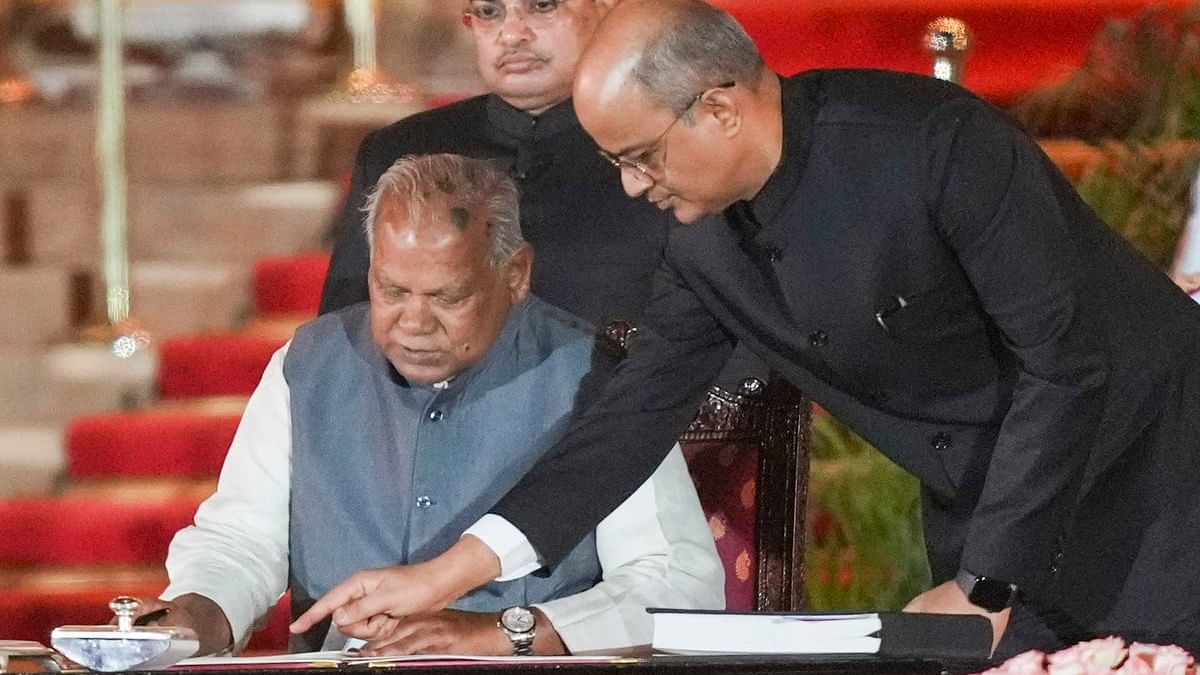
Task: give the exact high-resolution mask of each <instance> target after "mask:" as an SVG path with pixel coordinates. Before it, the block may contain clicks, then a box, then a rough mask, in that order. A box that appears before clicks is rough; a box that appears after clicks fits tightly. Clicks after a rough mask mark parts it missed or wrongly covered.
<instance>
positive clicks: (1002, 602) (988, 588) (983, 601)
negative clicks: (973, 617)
mask: <svg viewBox="0 0 1200 675" xmlns="http://www.w3.org/2000/svg"><path fill="white" fill-rule="evenodd" d="M954 582H955V583H957V584H958V587H959V588H961V589H962V591H963V593H966V594H967V600H969V601H970V602H971V604H972V605H975V606H976V607H980V608H982V609H985V610H987V611H989V612H999V611H1000V610H1002V609H1004V608H1006V607H1011V606H1012V604H1013V602H1014V601H1015V600H1016V599H1017V585H1016V584H1013V583H1010V582H1007V581H1002V580H1000V579H995V578H993V577H989V576H984V575H979V574H975V573H973V572H969V571H967V570H959V571H958V575H957V576H955V577H954Z"/></svg>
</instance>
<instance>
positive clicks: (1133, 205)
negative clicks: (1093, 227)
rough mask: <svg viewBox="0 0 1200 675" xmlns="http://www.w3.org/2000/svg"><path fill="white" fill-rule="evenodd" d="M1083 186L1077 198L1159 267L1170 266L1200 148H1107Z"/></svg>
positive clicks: (1195, 145) (1183, 145)
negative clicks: (1080, 197) (1080, 198)
mask: <svg viewBox="0 0 1200 675" xmlns="http://www.w3.org/2000/svg"><path fill="white" fill-rule="evenodd" d="M1101 150H1102V159H1101V160H1100V161H1098V162H1096V163H1095V164H1094V165H1093V166H1092V167H1091V168H1090V169H1089V170H1088V171H1087V172H1086V173H1085V174H1084V176H1083V178H1082V179H1081V180H1080V182H1079V185H1078V186H1077V187H1078V188H1079V194H1080V195H1081V196H1082V197H1083V199H1084V201H1086V202H1087V203H1088V204H1089V205H1090V206H1091V207H1092V208H1093V209H1095V210H1096V212H1097V213H1099V214H1100V217H1101V218H1103V219H1104V221H1105V222H1106V223H1108V224H1109V225H1110V226H1112V227H1113V228H1114V229H1116V230H1117V231H1118V232H1120V233H1121V234H1123V235H1124V236H1125V238H1126V239H1128V240H1129V241H1130V242H1131V243H1132V244H1133V245H1134V247H1135V248H1137V249H1138V250H1139V251H1141V252H1142V253H1143V254H1144V255H1146V256H1147V257H1148V258H1150V260H1152V261H1153V262H1154V263H1155V264H1157V265H1158V266H1159V267H1162V268H1164V269H1166V268H1169V267H1170V266H1171V262H1172V260H1173V259H1174V257H1175V249H1176V247H1177V246H1178V243H1179V239H1180V237H1181V236H1182V235H1183V230H1184V227H1185V226H1186V224H1187V216H1188V209H1189V208H1190V205H1191V199H1190V195H1191V186H1192V181H1193V180H1194V179H1195V177H1196V170H1197V167H1200V144H1198V143H1195V142H1182V141H1176V142H1174V143H1161V144H1158V145H1156V146H1145V145H1139V144H1121V143H1109V144H1106V145H1104V146H1102V148H1101Z"/></svg>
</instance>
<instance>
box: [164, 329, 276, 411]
mask: <svg viewBox="0 0 1200 675" xmlns="http://www.w3.org/2000/svg"><path fill="white" fill-rule="evenodd" d="M284 342H285V340H284V339H281V338H279V337H277V336H264V335H255V334H249V333H219V334H212V335H195V336H186V337H177V338H172V339H169V340H166V341H164V342H163V343H162V345H161V347H160V349H159V354H160V361H159V366H158V387H159V392H160V393H161V394H162V396H163V397H164V398H168V399H178V398H192V397H197V396H248V395H250V394H251V393H252V392H253V391H254V387H255V386H257V385H258V381H259V379H260V378H261V377H262V372H263V369H265V368H266V367H267V362H268V361H270V360H271V355H272V354H274V353H275V351H276V350H278V349H279V348H280V347H281V346H283V343H284Z"/></svg>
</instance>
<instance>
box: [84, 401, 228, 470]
mask: <svg viewBox="0 0 1200 675" xmlns="http://www.w3.org/2000/svg"><path fill="white" fill-rule="evenodd" d="M240 419H241V415H240V414H237V413H233V414H230V413H218V414H213V413H206V412H188V411H169V410H149V411H137V412H119V413H107V414H99V415H87V416H84V417H78V418H76V419H74V420H73V421H72V422H71V423H70V424H69V425H68V426H67V431H66V442H65V445H66V454H67V476H68V477H69V478H70V479H72V480H80V479H90V478H102V477H114V476H123V477H148V478H149V477H165V476H170V477H179V478H204V477H212V476H216V475H217V474H218V473H219V472H220V469H221V464H222V462H224V461H225V453H226V451H228V450H229V444H230V442H231V441H232V440H233V435H234V432H235V431H237V425H238V421H239V420H240Z"/></svg>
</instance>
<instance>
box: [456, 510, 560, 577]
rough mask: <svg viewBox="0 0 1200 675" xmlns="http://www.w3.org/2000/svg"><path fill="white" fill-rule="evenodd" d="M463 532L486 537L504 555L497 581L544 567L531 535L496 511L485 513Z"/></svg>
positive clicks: (487, 543)
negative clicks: (529, 537)
mask: <svg viewBox="0 0 1200 675" xmlns="http://www.w3.org/2000/svg"><path fill="white" fill-rule="evenodd" d="M463 534H464V535H467V534H469V535H471V536H473V537H475V538H476V539H479V540H480V541H482V542H483V544H484V546H487V547H488V548H490V549H492V553H495V554H496V557H497V558H499V559H500V576H498V577H496V581H512V580H513V579H520V578H521V577H523V576H525V575H526V574H529V573H530V572H533V571H535V570H538V569H540V568H541V567H542V563H541V562H540V561H539V560H538V554H537V551H535V550H533V544H530V543H529V539H527V538H526V537H525V535H524V534H523V533H522V532H521V531H520V530H518V529H517V527H516V526H515V525H513V524H512V523H510V522H508V521H507V520H505V519H504V518H502V517H500V516H498V515H496V514H494V513H488V514H485V515H484V516H483V517H482V518H480V519H479V520H477V521H475V524H474V525H472V526H471V527H468V528H467V531H466V532H463Z"/></svg>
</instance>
